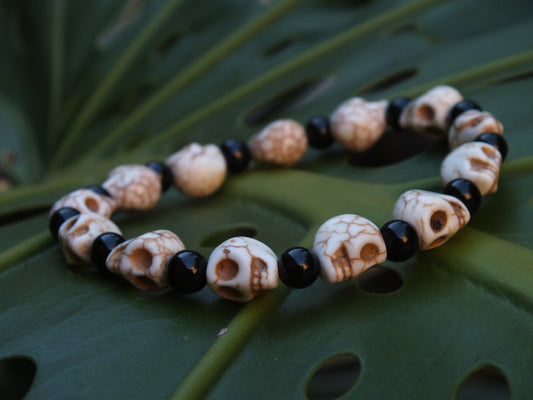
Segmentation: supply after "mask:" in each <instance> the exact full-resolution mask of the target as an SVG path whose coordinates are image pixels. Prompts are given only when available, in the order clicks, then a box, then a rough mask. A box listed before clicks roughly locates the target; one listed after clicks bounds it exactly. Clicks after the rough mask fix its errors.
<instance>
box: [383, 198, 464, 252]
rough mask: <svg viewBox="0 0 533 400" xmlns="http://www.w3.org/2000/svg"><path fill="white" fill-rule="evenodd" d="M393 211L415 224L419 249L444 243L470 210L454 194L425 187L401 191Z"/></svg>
mask: <svg viewBox="0 0 533 400" xmlns="http://www.w3.org/2000/svg"><path fill="white" fill-rule="evenodd" d="M392 215H393V217H394V219H401V220H403V221H405V222H408V223H409V224H411V225H412V226H413V227H414V228H415V230H416V232H417V234H418V240H419V241H420V248H421V249H422V250H429V249H432V248H435V247H438V246H440V245H441V244H444V243H445V242H446V241H448V239H450V238H451V237H452V236H453V235H454V234H455V233H456V232H457V231H458V230H459V229H460V228H462V227H463V226H464V225H466V224H467V222H468V221H469V220H470V212H469V211H468V209H467V208H466V207H465V205H464V204H463V203H461V202H460V201H459V200H457V199H456V198H455V197H452V196H448V195H445V194H440V193H433V192H428V191H425V190H409V191H407V192H405V193H404V194H402V195H401V196H400V198H399V199H398V201H397V202H396V205H395V206H394V210H393V212H392Z"/></svg>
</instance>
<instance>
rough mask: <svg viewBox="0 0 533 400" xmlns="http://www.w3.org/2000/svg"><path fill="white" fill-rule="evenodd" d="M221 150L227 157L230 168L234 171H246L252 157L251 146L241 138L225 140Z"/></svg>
mask: <svg viewBox="0 0 533 400" xmlns="http://www.w3.org/2000/svg"><path fill="white" fill-rule="evenodd" d="M220 150H222V154H223V155H224V158H225V159H226V164H227V166H228V170H229V171H230V172H232V173H238V172H242V171H244V170H245V169H246V167H247V166H248V164H249V163H250V160H251V159H252V155H251V153H250V148H249V147H248V145H247V144H246V142H244V141H242V140H241V139H227V140H225V141H224V142H223V143H222V144H221V145H220Z"/></svg>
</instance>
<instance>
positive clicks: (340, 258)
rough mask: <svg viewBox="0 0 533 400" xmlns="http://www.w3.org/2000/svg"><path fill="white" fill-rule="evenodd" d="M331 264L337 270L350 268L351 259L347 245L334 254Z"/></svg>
mask: <svg viewBox="0 0 533 400" xmlns="http://www.w3.org/2000/svg"><path fill="white" fill-rule="evenodd" d="M331 262H332V264H333V265H334V266H335V268H342V269H345V268H350V257H349V256H348V250H346V245H345V244H344V243H343V245H342V246H341V247H339V248H338V249H337V251H336V252H335V253H334V254H333V256H332V257H331Z"/></svg>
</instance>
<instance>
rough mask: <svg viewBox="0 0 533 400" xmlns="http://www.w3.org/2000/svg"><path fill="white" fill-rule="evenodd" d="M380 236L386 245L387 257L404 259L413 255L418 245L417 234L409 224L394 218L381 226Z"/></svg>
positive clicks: (397, 259) (395, 259) (396, 259)
mask: <svg viewBox="0 0 533 400" xmlns="http://www.w3.org/2000/svg"><path fill="white" fill-rule="evenodd" d="M381 236H383V240H384V241H385V246H386V247H387V259H389V260H391V261H405V260H407V259H409V258H411V257H413V256H414V255H415V254H416V252H417V250H418V247H419V241H418V235H417V233H416V231H415V228H413V227H412V226H411V225H410V224H408V223H407V222H405V221H402V220H400V219H394V220H392V221H389V222H387V223H385V225H383V226H382V227H381Z"/></svg>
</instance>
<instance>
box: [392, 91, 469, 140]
mask: <svg viewBox="0 0 533 400" xmlns="http://www.w3.org/2000/svg"><path fill="white" fill-rule="evenodd" d="M462 99H463V96H461V94H460V93H459V92H458V91H457V90H456V89H454V88H453V87H451V86H436V87H434V88H433V89H431V90H429V91H428V92H426V93H424V94H423V95H422V96H420V97H418V98H416V99H414V100H413V101H412V102H411V103H409V105H408V106H407V107H406V108H405V110H404V111H403V112H402V114H401V116H400V126H401V127H402V128H403V129H405V130H413V131H416V132H420V133H424V134H426V135H428V136H435V137H440V136H442V135H443V134H444V133H445V131H446V129H447V123H446V118H447V116H448V111H449V110H450V109H451V108H452V107H453V105H454V104H455V103H458V102H459V101H461V100H462Z"/></svg>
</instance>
